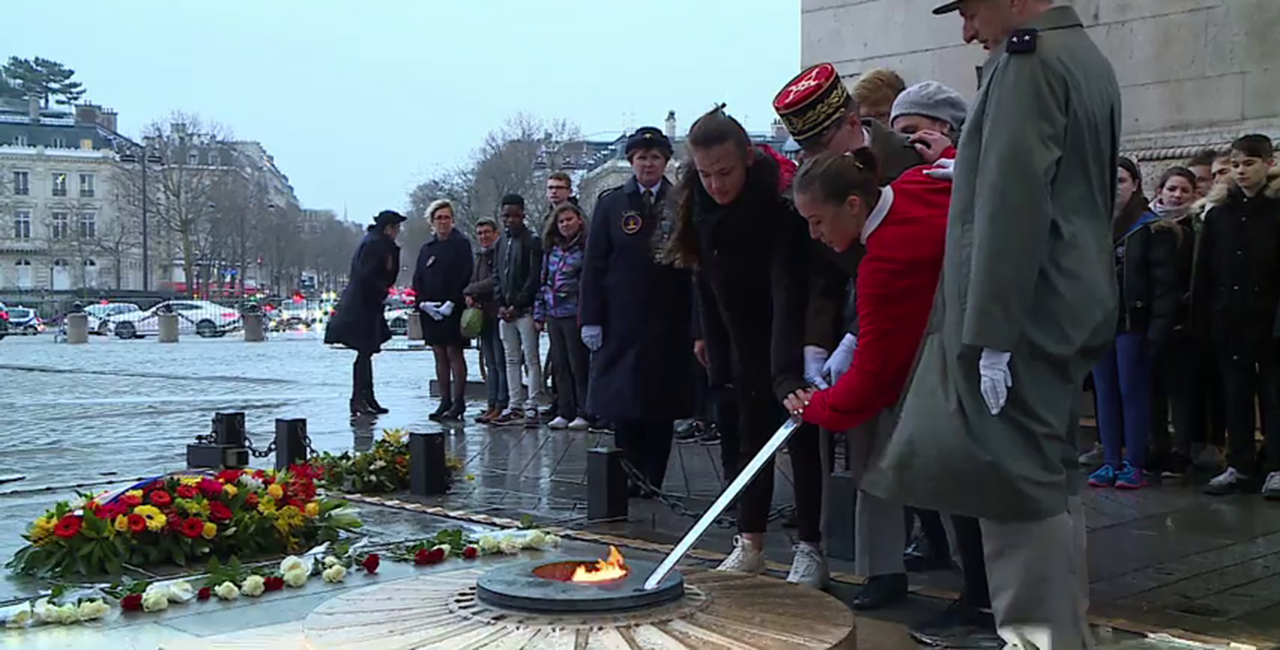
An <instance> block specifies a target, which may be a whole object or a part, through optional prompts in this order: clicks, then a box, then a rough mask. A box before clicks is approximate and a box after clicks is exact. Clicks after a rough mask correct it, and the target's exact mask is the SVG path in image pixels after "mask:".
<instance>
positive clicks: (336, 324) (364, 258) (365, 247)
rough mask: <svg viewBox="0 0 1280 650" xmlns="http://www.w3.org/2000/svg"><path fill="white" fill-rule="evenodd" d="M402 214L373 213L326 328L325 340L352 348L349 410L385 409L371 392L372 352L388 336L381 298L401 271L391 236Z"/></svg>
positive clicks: (396, 232)
mask: <svg viewBox="0 0 1280 650" xmlns="http://www.w3.org/2000/svg"><path fill="white" fill-rule="evenodd" d="M404 220H405V218H404V216H403V215H401V214H400V213H398V212H395V211H393V210H383V211H382V212H379V213H378V216H377V218H375V219H374V221H373V225H372V226H369V233H368V234H366V235H365V236H364V240H363V241H361V242H360V247H359V248H357V249H356V254H355V257H353V258H352V259H351V274H350V279H349V280H348V281H347V286H346V288H345V289H343V290H342V298H341V299H340V300H339V301H338V307H337V309H336V310H335V312H334V315H333V318H331V319H330V320H329V325H328V326H327V327H326V328H325V332H324V342H325V343H328V344H335V343H336V344H340V345H344V346H346V347H348V348H350V349H352V350H355V351H356V361H355V365H354V366H353V368H352V373H351V375H352V378H351V415H363V414H375V413H386V412H387V410H386V409H385V408H382V405H380V404H378V400H377V399H376V398H374V396H373V355H375V354H377V353H378V352H380V351H381V350H382V344H383V343H386V342H387V341H388V340H390V339H391V328H389V327H387V319H386V317H385V316H384V315H383V313H384V309H383V306H382V303H383V301H384V300H386V299H387V292H388V291H389V290H390V289H391V287H392V286H394V285H395V283H396V276H398V275H400V247H399V246H396V237H397V236H399V235H400V224H401V223H404Z"/></svg>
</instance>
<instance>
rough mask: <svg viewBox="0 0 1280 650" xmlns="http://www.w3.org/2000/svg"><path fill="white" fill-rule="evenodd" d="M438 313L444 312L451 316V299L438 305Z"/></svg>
mask: <svg viewBox="0 0 1280 650" xmlns="http://www.w3.org/2000/svg"><path fill="white" fill-rule="evenodd" d="M440 313H442V314H444V315H445V316H452V315H453V301H452V300H446V301H445V302H444V304H443V305H440Z"/></svg>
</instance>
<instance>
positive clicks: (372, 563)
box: [360, 553, 382, 573]
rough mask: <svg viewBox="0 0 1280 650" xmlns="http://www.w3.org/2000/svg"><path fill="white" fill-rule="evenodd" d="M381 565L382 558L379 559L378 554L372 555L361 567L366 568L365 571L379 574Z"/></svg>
mask: <svg viewBox="0 0 1280 650" xmlns="http://www.w3.org/2000/svg"><path fill="white" fill-rule="evenodd" d="M381 563H382V558H380V557H378V554H377V553H370V554H369V556H368V557H366V558H365V559H364V562H361V563H360V566H362V567H364V570H365V571H368V572H369V573H377V572H378V565H379V564H381Z"/></svg>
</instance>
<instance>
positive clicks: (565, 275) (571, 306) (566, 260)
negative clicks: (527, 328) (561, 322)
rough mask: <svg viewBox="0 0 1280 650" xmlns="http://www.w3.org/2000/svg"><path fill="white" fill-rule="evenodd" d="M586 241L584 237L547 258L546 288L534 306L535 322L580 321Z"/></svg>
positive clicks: (556, 248) (554, 250)
mask: <svg viewBox="0 0 1280 650" xmlns="http://www.w3.org/2000/svg"><path fill="white" fill-rule="evenodd" d="M583 247H584V241H583V238H582V236H581V235H579V236H578V238H577V239H575V240H574V241H573V242H572V243H570V244H567V245H559V244H557V245H556V246H554V247H552V248H551V249H550V250H548V251H547V252H546V255H545V256H543V261H542V285H541V286H540V287H539V288H538V297H537V300H536V301H535V302H534V305H533V319H534V320H536V321H539V322H542V321H546V320H547V319H548V318H577V317H578V286H579V284H580V283H581V282H580V281H581V278H582V263H583V260H584V259H585V256H584V253H583Z"/></svg>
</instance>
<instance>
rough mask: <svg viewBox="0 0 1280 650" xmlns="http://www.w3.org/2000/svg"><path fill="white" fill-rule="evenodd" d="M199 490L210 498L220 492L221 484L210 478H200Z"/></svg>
mask: <svg viewBox="0 0 1280 650" xmlns="http://www.w3.org/2000/svg"><path fill="white" fill-rule="evenodd" d="M200 491H201V492H203V493H204V495H205V496H206V497H208V498H210V499H212V498H213V497H216V496H218V495H219V494H222V484H221V483H219V482H217V481H215V480H213V479H211V478H206V479H201V480H200Z"/></svg>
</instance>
